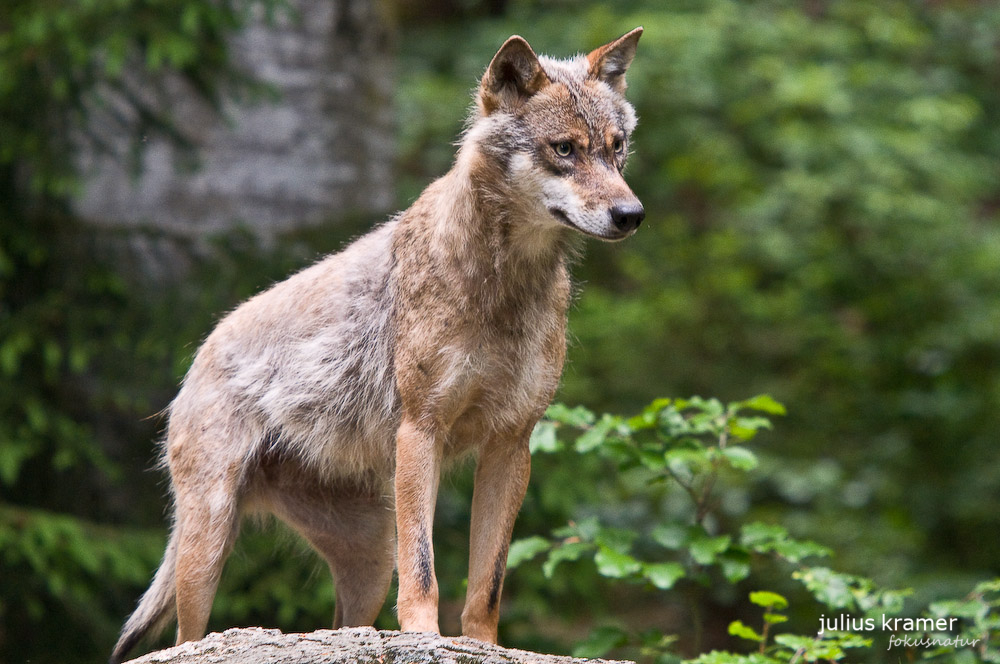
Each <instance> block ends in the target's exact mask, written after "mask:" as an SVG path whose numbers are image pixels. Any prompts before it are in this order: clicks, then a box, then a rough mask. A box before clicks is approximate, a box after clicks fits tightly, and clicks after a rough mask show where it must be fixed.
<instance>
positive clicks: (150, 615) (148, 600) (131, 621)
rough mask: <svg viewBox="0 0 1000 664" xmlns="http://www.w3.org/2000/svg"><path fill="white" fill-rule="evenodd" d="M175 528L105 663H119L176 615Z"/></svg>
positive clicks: (157, 632) (176, 533) (155, 634)
mask: <svg viewBox="0 0 1000 664" xmlns="http://www.w3.org/2000/svg"><path fill="white" fill-rule="evenodd" d="M177 530H178V529H177V527H176V526H175V527H174V529H173V531H172V532H171V533H170V541H169V542H167V550H166V551H165V552H164V553H163V562H162V563H160V568H159V569H157V570H156V575H155V576H154V577H153V582H152V583H151V584H150V585H149V588H148V589H147V590H146V592H145V593H143V595H142V599H140V600H139V606H137V607H136V609H135V611H133V612H132V615H131V616H129V618H128V621H127V622H126V623H125V626H124V627H122V633H121V636H119V637H118V643H116V644H115V649H114V651H112V653H111V659H110V660H108V661H109V664H120V662H121V661H122V660H124V659H125V655H127V654H128V652H129V651H130V650H132V648H134V647H135V645H136V644H137V643H138V642H139V641H140V640H141V639H142V638H143V637H146V636H150V637H155V636H157V635H159V634H160V632H162V631H163V629H164V628H165V627H166V626H167V625H168V624H169V623H170V621H171V620H173V618H174V615H175V614H176V612H177V604H176V597H177V582H176V577H175V574H174V570H175V567H176V562H177V538H178V532H177Z"/></svg>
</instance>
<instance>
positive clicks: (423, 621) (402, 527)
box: [396, 418, 441, 633]
mask: <svg viewBox="0 0 1000 664" xmlns="http://www.w3.org/2000/svg"><path fill="white" fill-rule="evenodd" d="M436 438H437V436H436V435H435V433H434V432H433V431H428V430H426V429H424V428H422V427H420V426H419V425H418V424H417V423H416V422H413V421H412V420H408V419H406V418H404V419H403V422H402V424H401V425H400V427H399V432H398V433H397V435H396V537H397V546H398V560H397V563H396V564H397V566H398V568H399V597H398V599H397V603H396V609H397V611H398V613H399V626H400V629H402V630H403V631H404V632H438V633H440V631H441V630H440V629H439V628H438V585H437V578H436V577H435V575H434V548H433V546H432V539H431V529H432V525H433V523H434V505H435V502H436V500H437V492H438V482H439V479H440V477H441V446H440V445H439V444H438V442H437V440H436Z"/></svg>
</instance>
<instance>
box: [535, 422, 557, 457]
mask: <svg viewBox="0 0 1000 664" xmlns="http://www.w3.org/2000/svg"><path fill="white" fill-rule="evenodd" d="M559 448H560V445H559V440H558V439H557V438H556V425H555V423H554V422H550V421H548V420H541V421H540V422H539V423H538V424H536V425H535V429H534V430H533V431H532V432H531V437H530V438H529V439H528V449H529V450H531V453H532V454H535V453H537V452H548V453H551V452H556V451H558V450H559Z"/></svg>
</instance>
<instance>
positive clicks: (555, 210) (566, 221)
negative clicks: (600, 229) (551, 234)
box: [549, 207, 580, 230]
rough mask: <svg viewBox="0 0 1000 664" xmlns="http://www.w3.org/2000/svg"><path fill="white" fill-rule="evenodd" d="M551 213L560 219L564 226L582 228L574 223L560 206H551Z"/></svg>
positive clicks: (557, 219)
mask: <svg viewBox="0 0 1000 664" xmlns="http://www.w3.org/2000/svg"><path fill="white" fill-rule="evenodd" d="M549 214H551V215H552V216H553V217H555V218H556V221H558V222H559V223H560V224H562V225H564V226H569V227H570V228H574V229H576V230H580V228H579V227H577V225H576V224H574V223H573V222H572V221H570V220H569V216H568V215H567V214H566V213H565V212H563V211H562V210H560V209H559V208H555V207H550V208H549Z"/></svg>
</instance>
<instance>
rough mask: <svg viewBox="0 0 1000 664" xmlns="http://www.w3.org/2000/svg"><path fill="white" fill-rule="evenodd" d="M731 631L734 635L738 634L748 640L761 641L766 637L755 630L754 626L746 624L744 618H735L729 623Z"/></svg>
mask: <svg viewBox="0 0 1000 664" xmlns="http://www.w3.org/2000/svg"><path fill="white" fill-rule="evenodd" d="M729 633H730V634H732V635H733V636H738V637H740V638H741V639H746V640H747V641H756V642H757V643H760V642H761V641H763V640H764V637H762V636H761V635H760V634H758V633H757V632H755V631H754V630H753V629H752V628H750V627H747V626H746V625H744V624H743V621H742V620H734V621H733V622H731V623H729Z"/></svg>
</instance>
